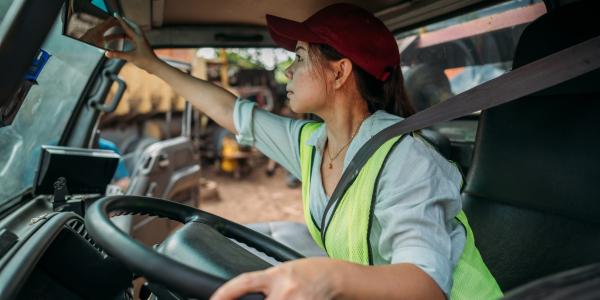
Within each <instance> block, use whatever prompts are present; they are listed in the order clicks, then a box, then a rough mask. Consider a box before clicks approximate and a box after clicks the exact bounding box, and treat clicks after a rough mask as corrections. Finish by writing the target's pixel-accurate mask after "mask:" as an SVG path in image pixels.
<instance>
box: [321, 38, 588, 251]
mask: <svg viewBox="0 0 600 300" xmlns="http://www.w3.org/2000/svg"><path fill="white" fill-rule="evenodd" d="M598 68H600V36H597V37H594V38H591V39H589V40H587V41H585V42H582V43H579V44H577V45H574V46H571V47H569V48H566V49H564V50H561V51H559V52H556V53H554V54H551V55H548V56H546V57H544V58H541V59H538V60H536V61H534V62H531V63H529V64H527V65H524V66H522V67H520V68H517V69H514V70H512V71H510V72H508V73H506V74H504V75H501V76H499V77H497V78H495V79H492V80H490V81H487V82H485V83H483V84H481V85H478V86H476V87H474V88H472V89H470V90H467V91H465V92H463V93H461V94H458V95H456V96H454V97H451V98H449V99H448V100H446V101H443V102H441V103H438V104H436V105H434V106H432V107H430V108H427V109H425V110H423V111H421V112H419V113H417V114H414V115H412V116H410V117H408V118H406V119H404V120H402V121H400V122H398V123H396V124H394V125H391V126H389V127H387V128H385V129H384V130H382V131H380V132H379V133H378V134H376V135H375V136H373V137H372V138H371V139H370V140H369V141H367V142H366V143H365V144H364V145H363V146H362V147H361V148H360V149H359V150H358V152H357V154H356V155H355V156H354V158H352V161H350V163H349V164H348V167H347V168H346V170H344V173H343V174H342V177H341V178H340V181H339V182H338V184H337V186H336V188H335V190H334V191H333V194H332V195H331V198H330V199H329V202H328V203H327V206H326V207H325V211H324V213H323V218H322V220H321V239H322V241H323V244H325V233H326V232H327V226H328V225H329V224H327V215H328V214H329V211H330V210H331V208H332V207H333V205H334V204H335V203H339V200H340V199H341V197H342V196H343V195H344V194H345V193H346V190H347V189H348V188H349V187H350V185H351V184H352V182H354V180H355V179H356V176H357V175H358V173H359V172H360V170H361V168H362V167H363V166H364V165H365V163H366V162H367V161H368V160H369V158H370V157H371V155H372V154H373V153H374V152H375V151H377V149H379V147H380V146H381V145H382V144H383V143H385V142H386V141H388V140H389V139H391V138H393V137H395V136H399V135H402V134H406V133H409V132H413V131H416V130H419V129H423V128H426V127H429V126H432V125H434V124H436V123H439V122H444V121H449V120H453V119H456V118H459V117H462V116H465V115H468V114H471V113H473V112H476V111H479V110H484V109H488V108H492V107H494V106H497V105H500V104H504V103H507V102H510V101H513V100H515V99H519V98H521V97H523V96H527V95H530V94H533V93H535V92H539V91H541V90H544V89H546V88H549V87H552V86H555V85H557V84H559V83H562V82H565V81H567V80H569V79H573V78H575V77H578V76H581V75H583V74H586V73H588V72H591V71H593V70H596V69H598ZM599 84H600V83H599Z"/></svg>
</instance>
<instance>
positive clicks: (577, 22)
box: [513, 0, 600, 95]
mask: <svg viewBox="0 0 600 300" xmlns="http://www.w3.org/2000/svg"><path fill="white" fill-rule="evenodd" d="M599 11H600V1H598V0H586V1H579V2H575V3H571V4H569V5H565V6H564V7H561V8H560V9H558V10H555V11H551V12H549V13H547V14H545V15H543V16H541V17H539V18H538V19H537V20H535V21H534V22H532V23H531V24H529V25H528V26H527V27H526V28H525V30H524V31H523V33H522V34H521V37H520V39H519V43H518V44H517V48H516V49H515V55H514V59H513V69H516V68H518V67H520V66H523V65H526V64H528V63H530V62H533V61H535V60H537V59H540V58H543V57H545V56H547V55H550V54H552V53H555V52H558V51H560V50H563V49H566V48H568V47H570V46H573V45H576V44H578V43H581V42H584V41H586V40H589V39H591V38H593V37H596V36H598V35H600V17H598V12H599ZM596 72H598V71H596ZM596 72H593V73H596ZM597 76H598V75H597V74H596V75H593V74H592V73H589V74H587V75H584V76H581V77H582V78H577V79H575V81H577V84H570V82H565V83H563V84H560V85H558V86H556V87H553V88H550V89H547V90H545V91H542V92H540V93H537V94H536V95H548V94H570V93H580V94H583V93H595V92H599V91H600V84H598V81H594V80H592V78H598V77H597Z"/></svg>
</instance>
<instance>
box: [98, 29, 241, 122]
mask: <svg viewBox="0 0 600 300" xmlns="http://www.w3.org/2000/svg"><path fill="white" fill-rule="evenodd" d="M117 19H118V20H119V22H120V23H121V26H122V27H123V29H124V30H125V33H126V34H127V36H128V38H129V39H130V40H131V41H132V43H133V44H134V46H135V49H133V50H131V51H127V52H119V51H108V52H106V56H107V57H111V58H119V59H124V60H127V61H129V62H131V63H133V64H134V65H136V66H138V67H139V68H141V69H144V70H146V71H147V72H149V73H151V74H154V75H156V76H158V77H159V78H161V79H162V80H164V81H165V82H166V83H168V84H169V85H170V86H171V87H172V88H173V90H175V92H176V93H178V94H179V95H181V96H183V97H184V98H185V99H186V100H188V101H190V103H192V105H193V106H194V107H196V108H197V109H198V110H200V111H202V112H204V113H205V114H206V115H207V116H208V117H210V118H211V119H213V120H214V121H215V122H217V123H218V124H219V125H221V126H222V127H224V128H226V129H227V130H229V131H231V132H233V133H235V134H237V132H236V130H235V126H234V123H233V108H234V102H235V99H236V96H235V95H233V94H232V93H230V92H228V91H227V90H225V89H223V88H221V87H219V86H216V85H214V84H212V83H210V82H207V81H204V80H201V79H198V78H195V77H193V76H190V75H188V74H186V73H183V72H181V71H179V70H178V69H177V68H174V67H171V66H169V65H168V64H167V63H165V62H163V61H162V60H160V59H159V58H158V57H156V55H155V54H154V52H153V51H152V48H151V47H150V44H149V43H148V40H147V39H146V37H145V36H144V34H143V32H142V30H141V29H140V28H139V27H138V26H137V25H136V24H135V23H133V22H132V21H130V20H127V19H124V18H122V17H117Z"/></svg>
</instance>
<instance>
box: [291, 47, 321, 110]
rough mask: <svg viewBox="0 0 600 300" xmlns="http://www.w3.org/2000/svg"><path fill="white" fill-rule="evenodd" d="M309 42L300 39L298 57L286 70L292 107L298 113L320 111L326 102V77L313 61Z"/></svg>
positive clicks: (297, 48)
mask: <svg viewBox="0 0 600 300" xmlns="http://www.w3.org/2000/svg"><path fill="white" fill-rule="evenodd" d="M308 51H309V44H308V43H306V42H302V41H298V43H297V44H296V59H295V60H294V63H292V65H291V66H290V67H289V68H288V69H287V70H286V72H285V73H286V76H287V78H288V79H289V81H288V84H287V86H286V91H287V97H288V99H289V100H290V108H291V109H292V110H293V111H294V112H296V113H318V111H319V110H321V109H322V108H323V107H324V105H325V103H326V98H327V97H326V96H327V92H326V91H327V89H326V79H325V78H324V76H323V75H325V74H324V73H325V72H323V74H319V72H318V70H319V69H318V68H319V67H318V66H317V64H318V62H315V61H311V55H309V53H308Z"/></svg>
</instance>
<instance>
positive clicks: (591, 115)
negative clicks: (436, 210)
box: [463, 0, 600, 291]
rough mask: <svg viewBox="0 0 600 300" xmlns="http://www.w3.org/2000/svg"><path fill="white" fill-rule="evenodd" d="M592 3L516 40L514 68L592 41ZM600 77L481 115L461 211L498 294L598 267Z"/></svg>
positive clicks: (540, 23) (552, 17)
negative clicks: (570, 271)
mask: <svg viewBox="0 0 600 300" xmlns="http://www.w3.org/2000/svg"><path fill="white" fill-rule="evenodd" d="M598 11H600V3H598V1H596V0H590V1H584V2H581V3H574V4H572V5H568V6H565V7H562V8H560V9H559V10H557V11H554V12H551V13H548V14H546V15H544V16H542V17H540V18H539V19H537V20H536V21H534V22H533V23H532V24H530V25H529V26H528V27H527V28H526V29H525V31H524V32H523V34H522V36H521V39H520V41H519V45H518V47H517V50H516V55H515V58H514V63H513V64H514V67H515V68H516V67H518V66H521V65H524V64H526V63H528V62H531V61H533V60H536V59H538V58H541V57H544V56H546V55H548V54H551V53H554V52H557V51H559V50H561V49H564V48H566V47H568V46H571V45H574V44H577V43H579V42H582V41H585V40H587V39H589V38H592V37H594V36H597V35H599V34H600V19H599V18H598V17H597V13H598ZM599 116H600V70H597V71H594V72H592V73H588V74H586V75H584V76H581V77H579V78H576V79H573V80H570V81H568V82H565V83H563V84H560V85H558V86H555V87H553V88H550V89H547V90H545V91H542V92H540V93H536V94H534V95H530V96H527V97H524V98H522V99H519V100H517V101H515V102H512V103H508V104H505V105H502V106H499V107H496V108H493V109H489V110H486V111H484V112H483V113H482V114H481V119H480V122H479V129H478V132H477V143H476V145H475V152H474V158H473V163H472V167H471V170H470V172H469V175H468V178H467V184H466V187H465V190H464V195H463V199H464V205H463V206H464V211H465V212H466V214H467V216H468V218H469V222H470V224H471V226H472V228H473V231H474V233H475V242H476V244H477V247H478V248H479V250H480V252H481V255H482V256H483V259H484V261H485V262H486V264H487V265H488V267H489V268H490V271H491V272H492V274H493V275H494V276H495V277H496V279H497V281H498V283H499V284H500V287H501V288H502V289H503V290H505V291H506V290H510V289H512V288H514V287H517V286H519V285H522V284H524V283H526V282H529V281H531V280H534V279H536V278H540V277H543V276H545V275H549V274H552V273H556V272H559V271H563V270H567V269H571V268H574V267H577V266H582V265H586V264H590V263H593V262H598V261H600V189H599V188H598V184H599V183H600V122H598V118H599Z"/></svg>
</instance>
